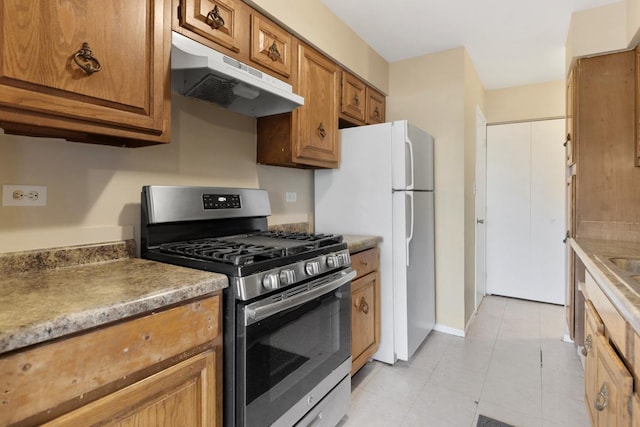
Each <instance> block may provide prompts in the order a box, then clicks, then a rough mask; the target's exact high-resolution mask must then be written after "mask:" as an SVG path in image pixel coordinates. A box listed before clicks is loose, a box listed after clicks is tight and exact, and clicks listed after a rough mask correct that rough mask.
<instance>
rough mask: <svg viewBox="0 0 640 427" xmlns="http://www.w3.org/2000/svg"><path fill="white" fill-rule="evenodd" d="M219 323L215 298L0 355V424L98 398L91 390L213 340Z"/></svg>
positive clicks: (127, 377)
mask: <svg viewBox="0 0 640 427" xmlns="http://www.w3.org/2000/svg"><path fill="white" fill-rule="evenodd" d="M220 320H221V316H220V297H219V296H214V297H211V298H206V299H203V300H199V301H195V302H192V303H190V304H186V305H183V306H179V307H175V308H172V309H169V310H166V311H162V312H159V313H152V314H149V315H147V316H144V317H140V318H137V319H134V320H130V321H124V322H121V323H117V324H114V325H112V326H108V327H104V328H101V329H97V330H94V331H92V332H88V333H84V334H81V335H77V336H73V337H71V338H67V339H61V340H57V341H54V342H53V343H51V344H45V345H42V346H36V347H34V348H32V349H30V350H25V351H21V352H18V353H13V354H10V355H8V356H5V357H0V388H1V389H2V390H3V391H4V394H3V395H2V398H3V406H2V411H0V425H7V424H12V423H15V422H17V421H20V420H23V419H25V418H27V417H30V416H33V415H36V414H39V413H42V412H43V411H46V410H49V409H51V408H55V407H57V406H58V405H60V404H63V403H64V405H65V406H67V407H68V409H73V407H78V406H81V405H82V404H84V403H86V402H87V401H91V399H92V398H97V397H101V396H100V395H95V393H94V391H95V390H96V389H101V390H103V391H104V390H106V389H109V388H112V387H113V384H115V383H121V382H126V381H127V380H128V379H131V378H132V376H135V374H136V373H139V372H141V371H142V370H145V369H147V368H149V367H152V366H154V365H157V364H159V363H160V362H164V361H166V360H168V359H171V358H175V357H176V356H179V355H183V354H185V353H186V352H188V351H189V350H191V349H194V348H195V347H198V346H203V345H205V344H207V343H209V342H212V341H213V340H215V339H217V338H218V337H219V333H220V327H221V322H220ZM45 385H46V386H45ZM125 385H126V384H125ZM43 387H46V388H47V389H49V390H50V392H49V393H43V392H42V390H43ZM116 388H118V387H116ZM91 393H93V394H91ZM103 395H104V394H103ZM33 396H38V398H37V399H36V398H34V397H33Z"/></svg>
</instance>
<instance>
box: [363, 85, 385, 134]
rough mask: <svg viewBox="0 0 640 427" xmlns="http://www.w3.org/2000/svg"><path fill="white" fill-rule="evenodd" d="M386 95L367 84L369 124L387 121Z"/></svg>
mask: <svg viewBox="0 0 640 427" xmlns="http://www.w3.org/2000/svg"><path fill="white" fill-rule="evenodd" d="M384 106H385V101H384V95H383V94H381V93H380V92H378V91H376V90H375V89H373V88H371V87H369V86H367V124H368V125H372V124H376V123H384V121H385V114H386V112H385V107H384Z"/></svg>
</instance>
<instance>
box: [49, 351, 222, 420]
mask: <svg viewBox="0 0 640 427" xmlns="http://www.w3.org/2000/svg"><path fill="white" fill-rule="evenodd" d="M216 359H217V355H216V353H215V352H214V351H211V350H210V351H207V352H205V353H202V354H199V355H196V356H194V357H192V358H190V359H188V360H185V361H184V362H182V363H179V364H177V365H175V366H172V367H170V368H168V369H166V370H163V371H161V372H158V373H157V374H155V375H152V376H150V377H148V378H145V379H144V380H142V381H139V382H137V383H134V384H132V385H130V386H128V387H125V388H124V389H122V390H119V391H117V392H115V393H112V394H110V395H108V396H105V397H103V398H102V399H98V400H96V401H94V402H92V403H90V404H88V405H86V406H83V407H82V408H80V409H77V410H75V411H73V412H70V413H69V414H66V415H63V416H61V417H59V418H57V419H55V420H53V421H51V422H49V423H46V424H44V425H45V426H51V427H54V426H77V425H102V424H105V423H108V424H109V425H112V426H122V427H124V426H140V427H142V426H149V427H152V426H160V425H161V426H166V427H171V426H175V427H178V426H219V425H221V423H220V419H221V417H220V415H221V414H218V415H217V417H216V412H215V404H214V403H215V402H216V396H215V390H216V386H215V381H216Z"/></svg>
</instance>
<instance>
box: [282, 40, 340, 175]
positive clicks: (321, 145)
mask: <svg viewBox="0 0 640 427" xmlns="http://www.w3.org/2000/svg"><path fill="white" fill-rule="evenodd" d="M339 85H340V80H339V69H338V66H337V65H336V64H335V63H334V62H332V61H330V60H329V59H328V58H326V57H324V56H323V55H321V54H320V53H318V52H317V51H315V50H313V49H311V48H309V47H307V46H305V45H303V44H300V45H299V47H298V91H299V94H300V95H301V96H302V97H304V99H305V105H303V106H302V107H299V108H298V109H296V110H294V112H293V114H294V117H297V122H298V123H297V130H298V132H297V138H296V141H295V143H294V149H293V157H294V161H295V162H297V163H301V164H306V165H310V166H319V167H328V168H336V167H338V164H339V162H340V138H339V133H338V103H339V87H340V86H339Z"/></svg>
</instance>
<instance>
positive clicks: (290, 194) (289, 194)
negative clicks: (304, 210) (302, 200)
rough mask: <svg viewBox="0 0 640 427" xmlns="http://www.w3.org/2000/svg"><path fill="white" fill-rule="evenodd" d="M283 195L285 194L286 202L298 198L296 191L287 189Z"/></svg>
mask: <svg viewBox="0 0 640 427" xmlns="http://www.w3.org/2000/svg"><path fill="white" fill-rule="evenodd" d="M285 196H286V200H287V202H295V201H296V200H298V193H296V192H289V191H287V192H286V194H285Z"/></svg>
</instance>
